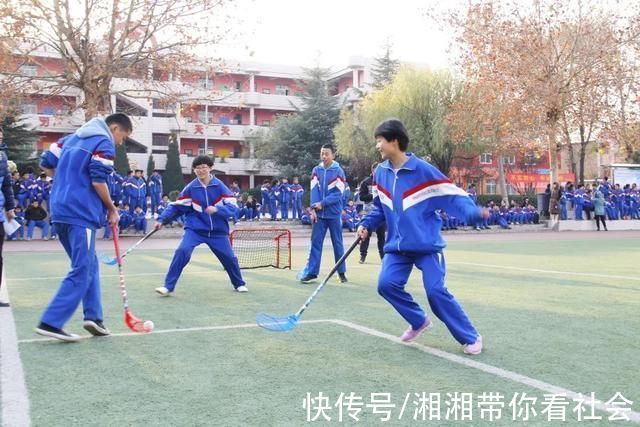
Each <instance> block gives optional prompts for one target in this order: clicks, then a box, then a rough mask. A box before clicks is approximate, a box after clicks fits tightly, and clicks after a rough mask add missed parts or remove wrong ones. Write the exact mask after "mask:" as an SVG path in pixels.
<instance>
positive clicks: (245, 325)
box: [18, 319, 331, 345]
mask: <svg viewBox="0 0 640 427" xmlns="http://www.w3.org/2000/svg"><path fill="white" fill-rule="evenodd" d="M330 322H331V320H324V319H320V320H301V321H300V322H298V323H330ZM257 327H258V324H257V323H241V324H238V325H222V326H199V327H195V328H176V329H160V330H155V331H153V333H152V334H153V335H155V334H171V333H175V332H198V331H217V330H224V329H242V328H257ZM145 335H147V334H141V333H138V332H123V333H119V334H111V335H109V337H139V336H145ZM109 337H105V338H96V339H109ZM91 338H94V337H93V336H91V335H87V336H82V338H81V339H83V340H85V339H91ZM34 342H56V343H60V344H61V345H73V343H63V342H61V341H60V340H57V339H55V338H33V339H28V340H20V341H18V343H19V344H29V343H34Z"/></svg>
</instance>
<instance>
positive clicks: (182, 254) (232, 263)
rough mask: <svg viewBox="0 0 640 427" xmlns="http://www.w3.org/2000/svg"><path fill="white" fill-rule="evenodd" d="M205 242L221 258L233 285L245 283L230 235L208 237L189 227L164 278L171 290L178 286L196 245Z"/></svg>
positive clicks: (166, 286) (165, 284)
mask: <svg viewBox="0 0 640 427" xmlns="http://www.w3.org/2000/svg"><path fill="white" fill-rule="evenodd" d="M203 243H204V244H206V245H207V246H209V249H211V252H213V254H214V255H215V256H216V257H217V258H218V260H220V262H221V263H222V266H223V267H224V269H225V271H226V272H227V274H228V275H229V279H231V283H232V284H233V287H234V288H237V287H238V286H243V285H245V281H244V280H243V279H242V274H240V265H239V264H238V258H236V256H235V254H234V253H233V249H231V242H230V241H229V236H227V235H222V236H220V235H214V236H212V237H208V236H206V235H202V234H199V233H196V232H195V231H193V230H191V229H189V228H187V229H186V230H185V231H184V236H183V237H182V241H181V242H180V245H179V246H178V249H176V253H175V254H174V255H173V259H172V260H171V265H170V266H169V272H168V273H167V276H166V277H165V279H164V287H165V288H167V289H169V291H170V292H173V290H174V289H175V287H176V283H177V282H178V279H179V278H180V275H181V274H182V270H183V269H184V267H185V266H186V265H187V264H188V263H189V260H190V259H191V254H192V253H193V250H194V249H195V248H196V246H199V245H201V244H203Z"/></svg>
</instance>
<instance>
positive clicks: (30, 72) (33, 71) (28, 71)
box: [20, 65, 38, 77]
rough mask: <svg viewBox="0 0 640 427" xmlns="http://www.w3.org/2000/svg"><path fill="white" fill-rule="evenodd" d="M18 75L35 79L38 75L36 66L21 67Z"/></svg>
mask: <svg viewBox="0 0 640 427" xmlns="http://www.w3.org/2000/svg"><path fill="white" fill-rule="evenodd" d="M20 74H22V75H23V76H29V77H35V76H37V75H38V66H37V65H21V66H20Z"/></svg>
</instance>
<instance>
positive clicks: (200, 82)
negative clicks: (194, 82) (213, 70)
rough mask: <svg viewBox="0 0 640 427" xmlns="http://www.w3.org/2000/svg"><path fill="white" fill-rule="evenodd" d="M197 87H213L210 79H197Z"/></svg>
mask: <svg viewBox="0 0 640 427" xmlns="http://www.w3.org/2000/svg"><path fill="white" fill-rule="evenodd" d="M198 87H201V88H203V89H209V88H210V87H213V81H212V80H211V79H206V78H203V79H200V80H198Z"/></svg>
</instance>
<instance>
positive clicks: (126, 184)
mask: <svg viewBox="0 0 640 427" xmlns="http://www.w3.org/2000/svg"><path fill="white" fill-rule="evenodd" d="M132 179H133V171H132V170H129V171H127V176H124V177H122V203H123V204H125V205H127V206H131V197H132V195H133V191H134V189H133V184H132V183H131V180H132Z"/></svg>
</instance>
